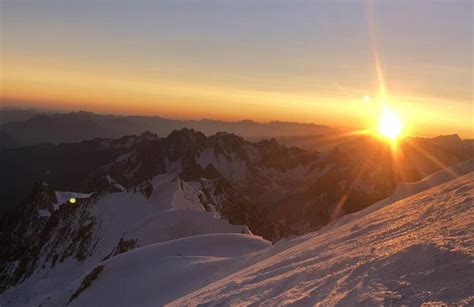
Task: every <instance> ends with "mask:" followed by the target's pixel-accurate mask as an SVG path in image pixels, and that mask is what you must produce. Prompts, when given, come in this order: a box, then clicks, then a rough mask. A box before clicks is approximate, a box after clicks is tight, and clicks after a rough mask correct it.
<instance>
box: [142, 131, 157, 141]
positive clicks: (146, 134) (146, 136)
mask: <svg viewBox="0 0 474 307" xmlns="http://www.w3.org/2000/svg"><path fill="white" fill-rule="evenodd" d="M138 138H140V139H158V134H156V133H153V132H151V131H149V130H146V131H145V132H143V133H142V134H140V135H139V136H138Z"/></svg>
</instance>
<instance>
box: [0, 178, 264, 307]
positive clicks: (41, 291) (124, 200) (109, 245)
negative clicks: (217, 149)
mask: <svg viewBox="0 0 474 307" xmlns="http://www.w3.org/2000/svg"><path fill="white" fill-rule="evenodd" d="M151 186H152V187H153V190H152V192H151V194H150V195H149V197H148V198H147V197H145V196H144V195H143V194H142V193H141V192H139V191H137V192H133V191H121V192H116V193H108V194H103V195H100V196H94V197H95V198H94V199H92V198H91V197H93V196H92V195H88V194H87V195H86V194H80V193H72V192H56V193H55V194H56V198H57V199H58V204H62V206H74V207H75V210H71V211H70V213H69V214H70V215H68V220H65V221H64V224H65V225H64V228H63V227H62V226H60V227H59V228H58V229H65V231H64V230H62V231H59V232H57V233H52V234H51V236H50V237H49V238H48V241H47V242H45V244H44V245H43V246H42V247H41V251H40V253H39V258H38V261H37V266H36V268H35V270H34V272H33V274H32V275H31V276H29V277H28V278H27V279H26V280H24V281H23V282H21V283H20V284H18V285H16V286H15V287H13V288H10V289H7V290H6V291H5V292H3V293H1V294H0V305H1V306H38V305H39V304H40V303H41V302H42V301H43V300H45V299H47V298H48V297H51V296H55V295H57V294H59V293H61V291H62V289H63V287H65V286H67V285H68V284H70V283H71V282H72V281H74V280H76V279H77V278H80V277H81V276H82V275H83V274H84V273H87V272H89V271H90V270H91V269H93V268H94V267H96V266H97V265H98V264H99V263H101V262H102V261H103V260H104V259H107V258H109V259H113V258H114V257H115V256H116V255H117V254H120V253H121V252H124V251H127V250H130V249H134V248H137V247H144V246H147V245H150V244H155V243H159V242H164V241H170V240H175V239H180V238H185V237H190V236H198V235H205V234H214V233H216V234H220V235H221V236H224V237H222V239H219V240H217V243H216V244H219V245H222V246H224V245H223V243H222V241H223V238H225V234H232V233H233V234H237V236H238V238H234V237H232V236H231V237H229V238H230V239H232V240H230V241H232V242H235V241H238V240H239V238H240V241H245V240H247V239H248V240H249V243H247V245H245V244H243V245H242V244H241V245H240V246H239V245H236V246H237V247H236V248H237V249H239V248H240V249H242V251H248V250H253V249H254V248H256V247H255V246H258V247H262V246H266V244H268V242H267V241H265V240H262V239H261V238H260V237H255V236H253V235H252V234H251V232H250V230H249V229H248V227H247V226H243V225H231V224H229V222H228V221H227V220H225V219H221V218H217V217H216V216H215V214H214V213H213V212H207V211H205V209H204V208H203V206H202V204H201V202H200V201H199V198H198V197H197V195H198V194H199V190H195V189H193V187H192V186H191V185H189V184H188V183H186V182H184V181H181V180H180V179H179V176H178V175H177V174H164V175H159V176H156V177H154V178H153V180H151ZM70 197H76V198H77V199H78V200H77V202H76V203H75V204H70V203H69V202H67V200H68V199H69V198H70ZM89 198H91V199H89ZM51 208H52V209H50V210H51V211H48V210H46V209H41V210H42V211H41V212H38V215H39V216H40V217H41V218H42V219H49V218H51V217H52V214H53V213H54V214H57V213H58V212H59V211H58V210H59V207H57V206H51ZM63 209H64V208H63ZM54 211H57V212H54ZM65 232H66V233H67V235H66V236H65V235H64V233H65ZM79 236H80V238H81V241H80V242H83V243H81V244H80V245H79V249H80V253H81V255H85V256H84V259H77V258H76V257H74V254H75V253H74V252H73V251H72V247H75V246H77V244H76V243H73V240H75V239H76V238H78V237H79ZM240 236H241V237H240ZM209 240H210V239H209ZM254 241H256V242H258V244H257V243H252V242H254ZM197 242H200V241H197ZM183 244H184V243H183ZM229 244H230V243H229ZM252 244H253V245H252ZM255 244H257V245H255ZM259 244H260V245H259ZM207 245H211V247H212V245H213V243H212V242H211V243H209V244H207ZM203 246H206V244H204V245H203ZM216 249H218V246H217V247H216V248H214V250H216ZM236 252H238V250H237V251H236ZM51 255H66V257H65V258H64V259H62V260H58V261H56V260H53V258H56V259H61V257H58V256H56V257H52V256H51ZM156 261H158V260H156ZM16 265H17V264H15V263H12V266H11V268H10V270H11V272H13V271H14V269H15V266H16ZM140 269H144V268H143V267H141V268H140Z"/></svg>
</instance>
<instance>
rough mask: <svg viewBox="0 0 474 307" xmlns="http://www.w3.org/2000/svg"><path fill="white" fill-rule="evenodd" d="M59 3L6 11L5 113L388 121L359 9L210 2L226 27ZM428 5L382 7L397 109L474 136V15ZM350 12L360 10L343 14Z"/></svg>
mask: <svg viewBox="0 0 474 307" xmlns="http://www.w3.org/2000/svg"><path fill="white" fill-rule="evenodd" d="M48 3H49V2H48V1H46V4H45V5H43V6H39V5H33V4H32V3H28V5H25V4H23V5H22V4H21V3H20V4H18V3H12V2H2V4H1V5H2V11H4V12H5V13H6V14H5V15H4V17H5V18H2V20H3V21H2V28H1V35H2V40H1V42H2V46H1V51H2V52H1V70H0V72H1V74H0V85H1V88H0V99H1V100H2V101H3V104H5V105H7V104H8V105H10V106H18V107H36V108H43V109H45V108H52V109H62V110H90V111H95V112H101V113H116V114H117V113H118V114H143V115H161V116H165V117H172V118H214V119H224V120H240V119H252V120H257V121H270V120H285V121H298V122H314V123H318V124H326V125H332V126H342V127H347V128H357V129H363V128H366V127H368V126H371V125H373V123H374V122H375V121H376V120H377V118H378V116H379V114H380V110H381V105H382V101H381V100H382V99H383V97H382V95H381V85H380V82H379V81H380V80H379V78H378V76H377V69H376V65H375V64H376V63H375V61H374V50H373V49H374V47H373V46H374V44H373V43H374V41H373V38H372V41H371V37H370V36H371V35H370V31H368V27H367V24H368V23H367V13H366V11H365V10H364V6H363V5H361V4H359V3H358V2H356V1H354V3H347V4H345V5H343V4H334V5H329V4H327V3H326V4H322V3H320V4H308V3H306V4H304V5H299V6H298V5H296V6H292V7H290V8H288V7H287V4H285V5H283V4H282V3H280V4H278V5H276V6H275V7H271V9H272V10H270V7H267V6H265V5H263V4H260V5H257V7H256V8H255V10H251V11H249V9H250V8H248V7H246V6H245V5H243V4H240V5H237V6H236V7H233V8H232V9H231V8H228V7H221V6H222V4H216V3H214V2H212V3H206V5H207V6H206V8H207V9H208V10H209V9H214V10H216V11H218V12H219V13H220V15H219V16H220V17H219V18H214V19H212V18H210V15H209V14H210V13H209V11H208V10H205V9H201V8H190V7H188V6H192V5H190V4H189V5H188V6H186V5H181V6H179V5H178V6H177V7H175V6H173V5H171V4H167V5H162V6H161V7H159V5H158V4H156V5H157V7H156V8H155V7H153V8H155V9H156V10H155V11H153V10H150V8H149V7H148V6H154V5H155V4H150V3H147V4H144V3H141V5H137V6H133V8H134V9H136V12H135V11H133V12H132V13H131V12H130V11H129V8H128V7H124V8H122V7H120V6H118V8H117V11H114V12H113V14H112V13H111V12H109V11H108V10H107V9H108V8H107V7H106V6H103V4H101V2H97V3H96V5H95V6H94V5H91V6H92V7H87V6H83V5H81V4H80V3H79V2H75V1H72V4H70V5H59V4H57V3H56V4H55V5H54V6H51V7H48V5H47V4H48ZM51 3H52V2H51ZM92 3H94V2H92ZM461 4H463V3H461ZM468 4H469V3H468ZM123 5H124V6H127V5H128V6H130V5H131V4H130V3H128V2H126V4H123ZM426 5H428V6H429V5H430V4H429V3H427V2H425V4H422V3H418V4H416V5H414V6H411V7H406V6H403V5H401V6H400V7H397V6H392V7H391V6H390V5H389V4H383V5H380V7H377V6H374V7H372V8H373V9H374V10H375V13H377V14H374V16H375V17H373V18H374V19H373V21H374V27H377V31H376V35H377V36H378V39H377V42H376V43H377V46H378V51H379V53H380V57H379V58H380V63H381V74H382V76H383V79H384V84H385V86H386V91H387V93H386V94H387V95H386V97H385V98H384V99H383V100H386V102H387V103H389V104H390V105H391V106H392V107H393V108H394V109H396V110H397V112H398V113H399V114H400V116H401V117H402V120H403V121H404V122H405V124H406V125H407V129H408V130H409V133H411V134H417V135H427V136H431V135H437V134H451V133H458V134H460V135H461V136H462V137H473V111H474V110H473V104H472V84H473V83H472V81H473V79H472V54H470V53H469V50H471V51H472V46H471V45H470V42H472V36H471V37H470V38H469V34H471V35H472V30H471V29H470V26H468V25H469V24H470V22H472V13H470V14H469V13H465V12H464V11H465V9H466V8H465V7H462V6H459V7H456V6H454V8H452V7H444V6H442V5H441V6H440V7H436V6H433V7H429V8H430V9H431V11H430V12H431V15H430V16H427V15H421V16H418V15H419V14H420V12H423V10H425V9H426V7H425V6H426ZM463 5H465V4H463ZM348 6H351V8H352V9H354V15H353V16H347V17H343V16H345V15H344V14H343V12H344V11H346V10H347V9H350V8H349V7H348ZM438 6H439V5H438ZM470 6H471V7H472V5H470ZM158 9H160V10H158ZM321 10H323V11H324V12H325V13H324V14H326V15H327V14H329V15H328V16H330V17H327V16H326V15H322V13H321V12H320V11H321ZM270 11H271V13H272V15H270V16H268V14H269V12H270ZM81 12H82V13H83V15H81ZM135 14H136V15H135ZM417 14H418V15H417ZM450 14H451V15H450ZM456 14H457V15H456ZM459 14H461V15H459ZM463 14H464V15H463ZM458 15H459V16H458ZM212 16H214V15H212ZM263 16H265V17H267V18H270V20H269V21H268V23H266V22H265V20H262V19H261V17H263ZM377 16H379V17H377ZM380 16H382V17H383V18H381V17H380ZM441 17H443V18H441ZM77 18H80V19H77ZM273 18H274V19H275V21H277V20H278V21H280V23H276V22H271V19H273ZM341 18H344V19H343V20H341ZM377 18H378V19H377ZM417 18H422V19H423V18H424V19H425V20H424V23H426V25H425V24H424V23H420V22H418V21H417ZM84 19H85V20H84ZM404 19H405V20H404ZM411 19H412V20H411ZM78 20H80V21H78ZM74 21H76V22H74ZM410 21H412V24H411V26H412V27H413V29H410V31H406V28H405V27H406V23H407V22H410ZM369 24H370V23H369ZM394 25H397V26H398V27H399V28H400V29H399V30H397V31H399V32H397V31H395V30H393V26H394ZM448 26H449V27H450V28H448V29H445V27H448ZM431 29H434V30H436V33H434V32H433V33H431V31H432V30H431ZM394 31H395V32H394ZM453 31H454V32H453ZM392 32H393V33H392ZM450 33H455V34H456V35H452V34H450ZM448 46H449V47H450V48H447V47H448ZM434 47H437V48H438V49H436V48H434ZM470 48H471V49H470ZM466 49H467V50H466ZM469 63H471V65H467V64H469ZM365 95H368V96H371V97H373V99H371V101H370V102H364V101H363V99H362V97H363V96H365Z"/></svg>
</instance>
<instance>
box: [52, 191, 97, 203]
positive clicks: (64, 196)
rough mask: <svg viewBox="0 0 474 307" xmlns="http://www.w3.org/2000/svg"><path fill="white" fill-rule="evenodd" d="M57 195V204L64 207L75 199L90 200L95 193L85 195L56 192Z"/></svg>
mask: <svg viewBox="0 0 474 307" xmlns="http://www.w3.org/2000/svg"><path fill="white" fill-rule="evenodd" d="M55 194H56V199H57V204H58V205H62V204H64V203H66V202H67V201H68V200H69V199H71V198H75V199H82V198H89V197H91V196H92V195H94V194H95V193H89V194H85V193H75V192H64V191H56V192H55Z"/></svg>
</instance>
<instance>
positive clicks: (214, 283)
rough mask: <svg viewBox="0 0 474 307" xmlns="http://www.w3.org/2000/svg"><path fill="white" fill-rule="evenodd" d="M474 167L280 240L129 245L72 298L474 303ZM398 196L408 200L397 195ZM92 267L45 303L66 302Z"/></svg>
mask: <svg viewBox="0 0 474 307" xmlns="http://www.w3.org/2000/svg"><path fill="white" fill-rule="evenodd" d="M471 168H472V162H469V163H467V164H464V165H461V166H460V168H458V169H457V170H458V171H459V170H460V169H462V171H460V172H458V174H465V175H464V176H461V177H459V178H457V179H454V180H451V181H448V179H451V178H452V177H448V176H446V174H447V173H451V174H453V173H452V169H449V170H445V171H444V172H440V173H437V174H435V175H433V176H430V177H428V178H426V179H425V180H422V181H420V182H419V183H416V184H411V185H409V186H410V189H404V191H408V190H410V192H404V193H405V194H403V193H401V192H400V190H398V193H401V194H398V196H397V195H395V196H394V197H393V198H391V199H388V200H386V201H383V202H382V203H381V204H382V205H380V204H376V207H375V208H371V210H367V211H366V212H365V214H361V215H358V214H355V215H352V216H351V218H349V219H345V220H344V221H343V222H341V223H335V224H333V225H331V226H330V227H326V228H324V229H322V230H320V231H317V232H313V233H310V234H306V235H304V236H301V237H297V238H294V239H286V240H281V241H279V242H277V243H276V244H275V245H272V246H268V243H267V242H265V241H262V240H260V239H258V238H255V237H250V236H245V235H239V234H228V235H204V236H195V237H190V238H185V239H179V240H174V241H169V242H166V243H159V244H154V245H149V246H147V247H143V248H140V249H137V250H134V251H130V252H127V253H125V254H122V255H119V256H116V257H113V258H111V259H109V260H106V261H105V262H103V263H101V265H102V266H103V268H102V271H101V272H100V274H98V276H95V279H94V280H93V281H92V282H91V283H90V284H89V285H88V287H87V288H85V289H84V290H83V291H82V292H81V293H80V294H78V296H77V297H75V298H74V299H72V301H71V303H70V304H71V306H94V305H97V304H98V305H102V306H109V305H113V306H156V305H162V304H169V305H170V306H183V305H184V306H196V305H199V304H204V305H210V306H222V305H250V304H259V305H264V306H273V305H284V304H295V305H300V306H306V305H314V304H318V305H321V306H333V305H354V304H361V305H370V306H372V305H403V304H406V305H419V304H422V303H440V302H444V303H459V304H467V305H470V304H474V290H473V289H474V223H473V220H472V217H473V216H474V180H473V179H474V172H472V171H470V170H472V169H471ZM438 183H440V184H439V185H436V184H438ZM430 186H432V187H431V188H429V187H430ZM421 190H424V191H423V192H420V193H417V194H414V195H412V196H408V194H409V193H416V192H418V191H421ZM400 195H403V196H405V197H406V198H404V199H402V200H398V201H397V198H398V197H399V196H400ZM91 272H92V271H91ZM89 274H91V273H89ZM89 274H83V275H82V276H81V278H78V279H76V280H75V281H74V282H72V283H70V284H69V286H68V287H66V288H65V289H64V290H62V291H61V292H58V293H57V294H56V295H54V296H52V297H51V298H49V299H47V300H45V301H44V302H43V303H42V306H62V305H64V304H65V303H66V302H68V301H69V300H71V298H73V296H74V293H77V291H78V289H80V288H81V284H83V283H84V280H87V276H88V275H89Z"/></svg>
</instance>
